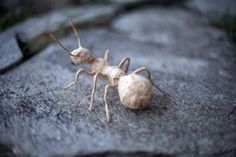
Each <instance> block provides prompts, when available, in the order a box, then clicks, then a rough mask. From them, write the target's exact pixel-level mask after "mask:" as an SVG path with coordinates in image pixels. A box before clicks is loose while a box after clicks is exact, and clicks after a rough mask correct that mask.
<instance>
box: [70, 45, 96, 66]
mask: <svg viewBox="0 0 236 157" xmlns="http://www.w3.org/2000/svg"><path fill="white" fill-rule="evenodd" d="M91 57H92V53H91V52H90V51H89V50H88V49H86V48H83V47H81V46H80V47H79V48H78V49H75V50H73V51H72V52H71V55H70V58H71V60H72V62H74V63H75V64H83V63H89V62H90V61H91V59H92V58H91Z"/></svg>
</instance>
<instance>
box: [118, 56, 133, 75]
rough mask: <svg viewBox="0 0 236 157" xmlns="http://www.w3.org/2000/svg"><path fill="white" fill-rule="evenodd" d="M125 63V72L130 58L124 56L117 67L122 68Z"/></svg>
mask: <svg viewBox="0 0 236 157" xmlns="http://www.w3.org/2000/svg"><path fill="white" fill-rule="evenodd" d="M124 64H125V72H126V73H127V72H128V70H129V64H130V58H124V59H123V60H122V61H121V62H120V64H119V65H118V67H119V68H122V67H123V65H124Z"/></svg>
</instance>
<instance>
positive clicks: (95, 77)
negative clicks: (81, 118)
mask: <svg viewBox="0 0 236 157" xmlns="http://www.w3.org/2000/svg"><path fill="white" fill-rule="evenodd" d="M98 75H99V72H97V73H96V74H95V76H94V78H93V91H92V96H91V102H90V106H89V110H91V109H92V106H93V100H94V96H95V92H96V88H97V80H98Z"/></svg>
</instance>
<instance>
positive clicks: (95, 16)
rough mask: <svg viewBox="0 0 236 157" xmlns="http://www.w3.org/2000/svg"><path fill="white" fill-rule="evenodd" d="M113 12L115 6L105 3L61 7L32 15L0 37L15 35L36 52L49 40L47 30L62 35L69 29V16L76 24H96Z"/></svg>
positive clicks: (110, 15) (111, 15)
mask: <svg viewBox="0 0 236 157" xmlns="http://www.w3.org/2000/svg"><path fill="white" fill-rule="evenodd" d="M115 12H116V7H115V6H106V5H83V6H79V7H67V8H62V9H58V10H54V11H51V12H49V13H47V14H45V15H42V16H38V17H32V18H30V19H28V20H27V21H25V22H22V23H20V24H18V25H16V26H13V27H11V28H9V29H8V30H6V31H5V32H3V33H1V34H0V37H1V38H12V37H13V36H15V35H17V36H18V38H19V40H20V41H21V42H23V43H25V44H26V45H27V48H28V49H29V50H30V51H31V52H36V51H38V50H40V49H41V48H43V47H45V45H46V44H47V43H49V41H51V38H49V35H48V32H53V33H56V34H58V35H64V34H65V33H66V32H68V29H71V26H70V22H69V17H71V18H72V19H73V22H74V24H75V25H76V26H78V25H79V26H82V25H96V24H101V23H104V22H106V21H108V20H109V19H110V18H111V17H113V16H114V14H115Z"/></svg>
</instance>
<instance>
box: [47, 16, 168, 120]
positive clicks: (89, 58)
mask: <svg viewBox="0 0 236 157" xmlns="http://www.w3.org/2000/svg"><path fill="white" fill-rule="evenodd" d="M70 23H71V26H72V28H73V30H74V33H75V35H76V37H77V40H78V46H79V48H77V49H74V50H73V51H72V52H70V51H68V49H66V48H65V47H64V46H63V45H62V44H61V43H60V42H59V41H58V40H57V39H56V38H55V37H54V36H53V35H52V34H51V33H50V36H51V38H53V39H54V40H55V41H56V42H57V43H58V44H59V46H60V47H61V48H62V49H64V50H65V52H66V53H68V54H69V55H70V58H71V60H72V61H73V62H74V63H75V64H90V65H91V70H90V71H88V70H86V69H79V70H78V71H77V72H76V75H75V80H74V81H73V82H71V83H70V84H68V85H67V86H66V87H64V88H63V89H68V88H69V87H71V86H72V85H74V84H75V83H76V82H78V80H79V76H80V74H82V73H84V74H87V75H89V76H93V90H92V96H91V102H90V106H89V110H91V108H92V105H93V101H94V96H95V92H96V87H97V80H98V79H99V78H101V79H103V80H108V81H109V83H108V84H107V85H106V87H105V91H104V103H105V110H106V118H107V121H110V115H109V110H108V103H107V93H108V90H109V89H110V88H118V92H119V96H120V100H121V103H122V104H123V105H124V106H125V107H127V108H130V109H144V108H146V107H147V106H148V105H149V104H150V101H151V99H152V95H153V87H155V88H156V89H158V90H159V91H160V92H161V93H163V94H165V93H164V92H163V91H162V90H161V89H160V88H159V86H157V85H156V84H154V82H153V80H152V76H151V72H150V71H149V70H148V69H147V68H146V67H140V68H138V69H136V70H135V71H133V72H132V73H130V74H128V68H129V64H130V58H124V59H123V60H122V61H121V62H120V64H119V65H118V66H111V65H109V64H108V54H109V51H108V50H106V52H105V55H104V57H103V58H96V57H95V56H94V55H93V54H92V53H91V52H90V50H88V49H86V48H83V47H82V46H81V43H80V38H79V33H78V32H77V30H76V29H75V26H74V24H73V22H72V19H71V18H70ZM140 72H145V74H146V77H147V79H146V78H144V77H142V76H140V75H138V73H140Z"/></svg>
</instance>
